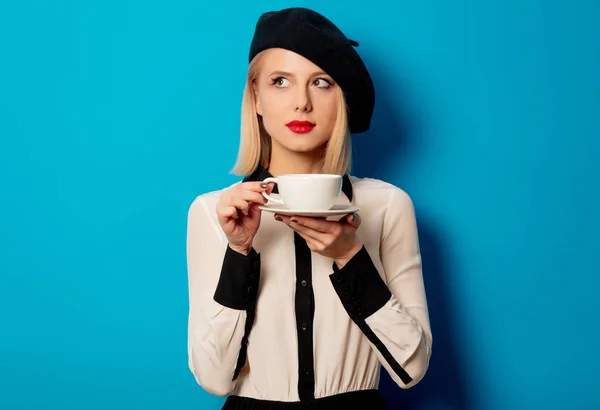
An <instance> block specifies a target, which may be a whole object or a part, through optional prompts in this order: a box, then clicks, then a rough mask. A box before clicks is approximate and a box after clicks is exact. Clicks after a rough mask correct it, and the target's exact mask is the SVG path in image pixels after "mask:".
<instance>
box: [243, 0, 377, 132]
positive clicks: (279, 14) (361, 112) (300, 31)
mask: <svg viewBox="0 0 600 410" xmlns="http://www.w3.org/2000/svg"><path fill="white" fill-rule="evenodd" d="M357 46H358V43H357V42H356V41H354V40H350V39H348V38H347V37H346V36H345V35H344V33H342V31H340V29H339V28H338V27H337V26H336V25H335V24H333V23H332V22H331V21H329V20H328V19H327V18H325V17H324V16H322V15H321V14H319V13H317V12H315V11H313V10H310V9H307V8H303V7H293V8H287V9H283V10H279V11H270V12H267V13H264V14H262V15H261V16H260V18H259V19H258V22H257V23H256V27H255V31H254V37H253V39H252V43H251V45H250V55H249V61H252V59H254V57H256V55H257V54H258V53H260V52H261V51H263V50H266V49H269V48H283V49H286V50H290V51H293V52H295V53H297V54H300V55H301V56H303V57H304V58H306V59H308V60H310V61H312V62H313V63H314V64H315V65H317V66H319V67H320V68H321V69H322V70H323V71H325V72H326V73H327V74H328V75H330V76H331V77H332V78H333V79H334V81H335V82H336V83H338V85H339V86H340V87H341V89H342V91H343V92H344V95H345V98H346V105H347V106H348V107H347V108H348V123H349V126H350V132H351V133H353V134H357V133H361V132H365V131H367V130H368V129H369V127H370V123H371V117H372V115H373V109H374V106H375V89H374V86H373V81H372V79H371V76H370V75H369V71H368V70H367V67H366V66H365V64H364V62H363V61H362V59H361V58H360V56H359V54H358V53H357V52H356V50H355V47H357Z"/></svg>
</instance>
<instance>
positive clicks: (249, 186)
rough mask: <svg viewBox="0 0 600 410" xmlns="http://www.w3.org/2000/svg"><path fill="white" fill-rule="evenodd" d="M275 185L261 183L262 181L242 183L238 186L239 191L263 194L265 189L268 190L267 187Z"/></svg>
mask: <svg viewBox="0 0 600 410" xmlns="http://www.w3.org/2000/svg"><path fill="white" fill-rule="evenodd" d="M274 186H275V184H273V183H271V184H269V183H263V182H262V181H252V182H242V183H241V184H239V185H238V188H239V189H244V190H247V191H254V192H263V191H264V190H265V189H268V188H269V187H271V189H272V187H274Z"/></svg>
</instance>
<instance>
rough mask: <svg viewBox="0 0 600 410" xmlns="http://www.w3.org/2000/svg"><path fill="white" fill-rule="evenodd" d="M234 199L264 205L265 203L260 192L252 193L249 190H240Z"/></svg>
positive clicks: (265, 200) (265, 199)
mask: <svg viewBox="0 0 600 410" xmlns="http://www.w3.org/2000/svg"><path fill="white" fill-rule="evenodd" d="M235 197H236V198H239V199H243V200H244V201H246V202H253V203H257V204H261V205H263V204H265V203H266V202H267V198H265V197H264V196H263V195H262V194H261V193H260V192H254V191H250V190H246V189H244V190H242V191H240V192H239V193H238V194H237V195H235Z"/></svg>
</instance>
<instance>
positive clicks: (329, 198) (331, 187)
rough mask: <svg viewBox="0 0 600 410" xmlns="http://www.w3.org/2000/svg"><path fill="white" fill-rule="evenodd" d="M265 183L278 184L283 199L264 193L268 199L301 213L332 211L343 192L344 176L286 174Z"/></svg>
mask: <svg viewBox="0 0 600 410" xmlns="http://www.w3.org/2000/svg"><path fill="white" fill-rule="evenodd" d="M263 182H266V183H268V182H274V183H275V184H277V188H278V190H279V196H280V197H281V199H278V198H273V197H272V196H270V195H268V194H267V193H266V192H263V196H264V197H265V198H266V199H268V200H269V201H271V202H274V203H276V204H281V205H284V206H285V207H286V208H288V209H293V210H301V211H325V210H329V209H331V208H332V207H333V206H334V205H335V204H336V200H337V198H338V196H339V194H340V192H341V190H342V176H341V175H335V174H285V175H279V176H277V177H270V178H266V179H265V180H264V181H263Z"/></svg>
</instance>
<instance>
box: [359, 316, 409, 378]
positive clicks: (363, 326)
mask: <svg viewBox="0 0 600 410" xmlns="http://www.w3.org/2000/svg"><path fill="white" fill-rule="evenodd" d="M358 327H359V328H360V330H362V332H363V333H364V335H365V336H366V337H367V339H369V340H370V341H371V343H373V345H375V347H376V348H377V350H379V352H380V353H381V355H382V356H383V358H384V359H385V360H386V361H387V362H388V363H389V364H390V367H391V368H392V370H393V371H394V372H395V373H396V374H397V375H398V377H400V380H402V382H404V384H409V383H410V382H412V381H413V378H412V377H411V376H410V375H409V374H408V373H407V372H406V370H404V368H403V367H402V366H400V363H398V361H397V360H396V359H395V358H394V356H392V354H391V353H390V351H389V350H388V348H387V347H385V345H384V344H383V342H382V341H381V339H379V338H378V337H377V335H376V334H375V332H373V329H371V328H370V327H369V325H367V323H366V322H365V321H364V320H362V321H361V322H359V323H358Z"/></svg>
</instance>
